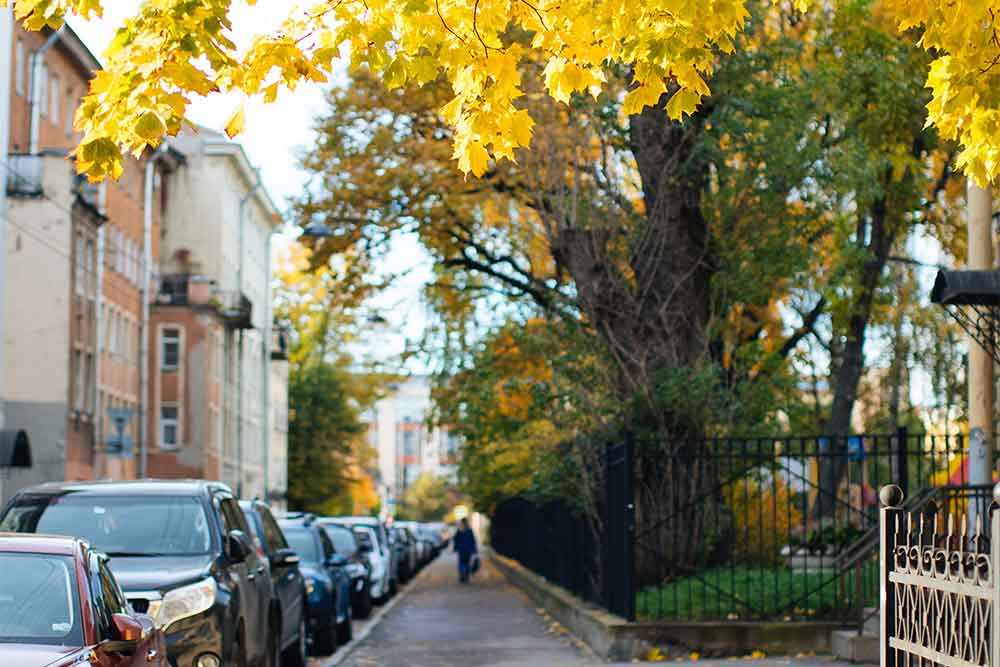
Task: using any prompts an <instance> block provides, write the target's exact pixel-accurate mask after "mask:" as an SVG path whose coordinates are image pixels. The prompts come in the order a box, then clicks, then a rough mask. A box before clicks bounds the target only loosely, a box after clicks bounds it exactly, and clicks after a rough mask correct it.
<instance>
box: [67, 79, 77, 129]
mask: <svg viewBox="0 0 1000 667" xmlns="http://www.w3.org/2000/svg"><path fill="white" fill-rule="evenodd" d="M75 109H76V96H75V95H74V93H73V89H72V88H66V136H67V137H71V136H73V116H74V115H76V111H75Z"/></svg>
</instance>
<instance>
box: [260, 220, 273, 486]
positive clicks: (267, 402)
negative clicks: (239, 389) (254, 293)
mask: <svg viewBox="0 0 1000 667" xmlns="http://www.w3.org/2000/svg"><path fill="white" fill-rule="evenodd" d="M275 231H277V230H273V231H270V232H268V234H267V245H266V250H265V252H266V254H265V255H264V257H265V258H266V259H267V288H266V289H265V290H264V294H265V302H264V315H265V316H266V319H265V320H264V344H263V345H262V348H263V353H264V364H263V372H264V378H263V380H264V381H263V382H262V383H261V384H262V386H263V388H264V389H263V391H262V393H263V402H262V404H263V406H264V502H265V503H270V501H271V342H272V341H271V337H272V336H273V335H274V332H273V329H272V326H273V324H272V317H273V316H272V315H271V240H272V239H273V238H274V234H275Z"/></svg>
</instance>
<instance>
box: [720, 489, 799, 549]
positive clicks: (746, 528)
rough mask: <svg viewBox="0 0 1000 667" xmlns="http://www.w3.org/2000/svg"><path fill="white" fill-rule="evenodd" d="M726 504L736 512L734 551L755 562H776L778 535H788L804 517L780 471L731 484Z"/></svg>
mask: <svg viewBox="0 0 1000 667" xmlns="http://www.w3.org/2000/svg"><path fill="white" fill-rule="evenodd" d="M725 496H726V504H727V505H728V506H729V510H730V511H731V512H732V516H733V531H734V533H735V539H734V543H733V555H734V556H736V557H737V558H739V559H743V560H747V561H752V562H754V563H765V564H766V563H776V562H777V561H778V559H779V558H780V554H779V553H778V548H780V546H781V545H777V546H776V545H775V543H774V539H773V536H774V535H788V534H789V531H790V530H791V528H792V526H796V525H798V524H799V523H800V521H801V511H800V510H799V508H798V507H797V506H796V505H795V503H794V502H792V498H791V491H790V489H789V488H788V483H787V482H786V481H785V479H784V478H783V477H782V476H781V475H780V474H779V473H777V472H773V473H772V478H771V479H768V480H766V481H764V482H760V481H757V480H754V479H750V480H749V481H747V482H745V483H744V482H742V481H741V482H739V483H736V484H732V485H730V486H729V487H728V489H727V490H726V493H725Z"/></svg>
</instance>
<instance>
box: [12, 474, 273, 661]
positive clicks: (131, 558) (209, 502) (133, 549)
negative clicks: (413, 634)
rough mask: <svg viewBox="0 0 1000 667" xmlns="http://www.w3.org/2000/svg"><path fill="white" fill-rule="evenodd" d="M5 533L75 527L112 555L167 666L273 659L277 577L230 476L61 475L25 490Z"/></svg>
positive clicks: (69, 532) (15, 499)
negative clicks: (227, 481) (163, 649)
mask: <svg viewBox="0 0 1000 667" xmlns="http://www.w3.org/2000/svg"><path fill="white" fill-rule="evenodd" d="M0 531H9V532H19V533H49V534H59V535H72V536H74V537H78V538H82V539H84V540H86V541H87V542H89V543H90V545H91V546H92V547H93V548H95V549H99V550H100V551H102V552H104V553H106V554H107V555H108V556H109V557H110V558H111V560H110V562H109V565H110V568H111V570H112V572H114V575H115V577H117V579H118V581H119V583H120V584H121V586H122V588H123V589H124V591H125V597H126V598H127V599H128V602H129V603H130V605H131V606H132V608H133V609H135V610H136V611H138V612H140V613H146V614H149V616H151V617H152V618H153V620H154V622H155V624H156V626H157V627H158V628H160V629H162V630H163V632H164V633H165V634H166V643H167V657H168V659H169V662H170V664H171V665H198V667H220V665H247V664H263V665H272V664H276V663H275V662H274V660H275V654H276V653H277V649H278V642H277V640H276V637H275V635H274V634H273V633H271V632H270V627H271V625H272V619H270V618H269V617H268V614H269V612H271V609H272V607H271V597H272V588H271V578H270V577H269V576H267V563H266V562H265V561H264V560H263V559H261V558H260V556H258V554H257V551H256V549H254V546H253V543H252V541H251V539H252V538H251V537H250V533H249V531H250V528H249V527H248V526H247V522H246V518H245V517H244V516H243V512H241V511H240V508H239V505H238V504H237V502H236V498H235V497H234V496H233V494H232V492H231V491H230V490H229V488H228V487H227V486H225V485H224V484H220V483H218V482H206V481H156V480H145V481H133V482H58V483H50V484H42V485H40V486H35V487H31V488H28V489H25V490H23V491H20V492H19V493H18V494H17V495H15V496H14V497H13V498H12V499H11V500H10V502H8V503H7V506H6V507H5V508H4V512H3V516H2V518H0Z"/></svg>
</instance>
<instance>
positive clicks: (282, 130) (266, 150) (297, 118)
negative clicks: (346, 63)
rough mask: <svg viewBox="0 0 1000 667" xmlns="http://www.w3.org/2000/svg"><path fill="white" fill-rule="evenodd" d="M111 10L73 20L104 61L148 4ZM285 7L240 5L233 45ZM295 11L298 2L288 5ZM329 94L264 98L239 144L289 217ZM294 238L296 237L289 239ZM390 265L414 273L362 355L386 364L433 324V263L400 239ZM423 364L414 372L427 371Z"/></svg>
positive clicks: (213, 110)
mask: <svg viewBox="0 0 1000 667" xmlns="http://www.w3.org/2000/svg"><path fill="white" fill-rule="evenodd" d="M104 4H105V9H104V17H103V18H101V19H99V20H95V21H81V20H79V19H75V20H70V25H71V27H72V28H73V29H74V30H75V31H76V32H77V33H78V34H79V35H80V37H81V39H83V41H84V42H85V43H86V44H87V46H88V47H89V48H90V50H91V51H93V53H94V55H96V56H97V57H98V58H99V59H100V58H101V56H102V54H103V52H104V49H105V47H106V46H107V44H108V43H109V42H110V41H111V39H112V37H113V36H114V34H115V31H116V30H117V28H118V27H119V26H120V25H121V24H122V21H123V19H124V18H125V17H127V16H129V15H130V14H132V13H134V12H135V11H136V9H137V8H138V7H139V5H140V4H141V3H140V0H115V1H113V2H105V3H104ZM279 4H284V3H260V4H258V5H257V6H255V7H248V6H246V4H245V3H243V2H237V3H235V9H234V13H233V28H234V34H233V41H234V42H235V43H236V44H237V46H238V47H239V48H243V47H245V46H247V45H248V44H249V42H250V39H251V38H252V37H253V36H254V35H257V34H259V33H262V32H267V31H269V30H270V29H272V28H273V27H275V26H276V25H278V24H279V23H280V22H281V20H282V19H283V18H284V17H285V14H283V13H282V12H283V11H286V10H279V9H276V7H277V5H279ZM289 5H291V3H288V5H286V7H287V6H289ZM342 81H343V77H337V80H335V81H334V82H333V84H334V85H336V84H338V83H340V82H342ZM323 91H324V86H320V85H318V84H306V85H302V86H299V87H298V88H297V89H296V90H295V91H294V92H287V91H286V92H284V93H283V94H282V95H281V96H279V98H278V100H277V101H276V102H274V103H273V104H264V103H263V102H261V101H259V100H256V101H250V102H248V103H247V107H246V126H245V129H244V132H243V134H242V135H240V136H239V137H238V138H237V139H238V140H239V141H241V142H242V143H243V145H244V147H245V148H246V151H247V154H248V155H249V156H250V159H251V161H252V162H254V163H255V164H256V165H257V166H259V167H260V168H261V173H262V176H263V179H264V184H265V187H266V188H267V190H268V192H269V193H270V194H271V196H272V198H273V199H274V201H275V203H277V204H278V206H279V208H281V210H283V211H284V210H286V209H287V202H288V199H289V198H290V197H294V196H295V195H296V194H298V193H301V192H302V190H303V188H304V187H305V184H306V182H307V176H306V174H305V173H304V172H303V171H301V170H300V169H299V167H298V161H297V159H296V152H297V150H298V149H299V147H302V146H309V145H310V144H311V143H313V135H314V133H313V129H312V128H313V120H314V119H315V118H316V116H317V115H318V114H320V113H321V112H322V110H323V106H324V96H323ZM241 100H242V97H241V96H238V95H214V96H210V97H207V98H201V99H198V100H197V101H196V102H195V103H194V104H193V106H192V108H191V112H190V115H191V118H192V120H194V121H195V122H197V123H199V124H201V125H205V126H206V127H212V128H215V129H221V128H222V127H223V126H224V125H225V123H226V121H227V120H228V118H229V117H230V115H232V113H233V110H234V109H236V107H237V106H238V105H239V103H240V101H241ZM293 237H294V232H293V233H291V234H289V235H288V236H287V237H286V238H287V239H290V238H293ZM276 245H280V244H276ZM387 266H391V267H393V270H395V271H399V270H400V269H401V268H403V267H406V268H408V269H412V270H411V271H410V272H409V273H408V274H407V276H406V278H405V279H404V280H403V281H401V283H400V284H399V285H398V286H397V288H395V289H393V290H390V291H389V292H387V293H386V294H384V295H382V296H381V297H380V298H379V299H377V300H376V301H375V303H374V304H373V308H375V309H377V310H378V312H379V314H381V315H382V316H383V317H385V318H386V319H388V321H389V325H388V326H383V327H380V329H381V330H380V331H373V332H372V338H371V340H370V341H367V342H366V344H364V345H362V346H361V349H359V350H358V353H359V354H361V355H365V356H373V357H377V358H379V359H387V358H391V357H392V356H393V355H396V354H398V353H399V352H401V351H402V350H403V347H404V345H405V341H406V338H407V337H409V338H417V337H419V336H420V334H421V332H422V330H423V328H424V326H425V323H426V316H425V312H424V308H423V305H422V302H421V299H420V290H421V287H422V285H423V284H424V283H425V282H426V281H427V280H428V279H429V277H430V275H431V271H430V262H429V259H428V257H427V256H426V254H425V253H423V252H422V250H421V248H420V246H419V244H418V243H417V242H416V239H413V238H404V239H400V240H398V241H397V242H396V243H395V244H394V246H393V252H392V254H391V257H390V258H389V260H388V261H387ZM421 366H422V365H418V366H415V367H414V368H413V369H412V370H417V371H419V370H422V368H421Z"/></svg>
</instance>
